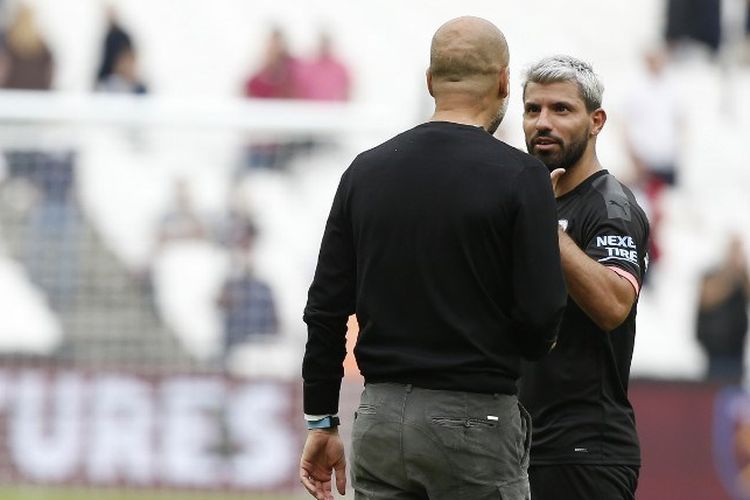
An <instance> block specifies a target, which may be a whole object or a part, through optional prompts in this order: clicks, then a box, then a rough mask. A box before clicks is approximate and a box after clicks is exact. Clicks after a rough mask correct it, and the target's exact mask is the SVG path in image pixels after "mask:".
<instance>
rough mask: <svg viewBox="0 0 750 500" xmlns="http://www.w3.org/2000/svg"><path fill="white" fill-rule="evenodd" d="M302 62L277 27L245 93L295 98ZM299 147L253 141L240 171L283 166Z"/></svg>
mask: <svg viewBox="0 0 750 500" xmlns="http://www.w3.org/2000/svg"><path fill="white" fill-rule="evenodd" d="M299 72H300V63H299V61H298V60H297V58H295V57H293V56H292V55H291V54H290V52H289V49H288V47H287V42H286V36H285V35H284V33H283V31H281V29H280V28H278V27H276V28H274V29H273V30H271V33H270V35H269V37H268V41H267V42H266V47H265V53H264V56H263V61H262V63H261V65H260V68H259V69H258V70H257V71H255V72H254V73H253V74H252V75H250V77H249V78H248V79H247V81H246V82H245V96H246V97H251V98H255V99H296V98H299V97H300V90H299ZM297 149H298V147H297V143H295V142H276V141H273V140H270V141H269V140H263V141H253V142H251V143H250V144H249V145H248V146H247V149H246V151H245V155H244V158H243V164H242V165H241V169H240V170H241V171H240V173H241V174H242V173H244V169H245V168H250V169H272V170H284V169H286V167H287V165H288V164H289V161H290V160H291V158H292V157H293V156H294V154H295V153H296V150H297Z"/></svg>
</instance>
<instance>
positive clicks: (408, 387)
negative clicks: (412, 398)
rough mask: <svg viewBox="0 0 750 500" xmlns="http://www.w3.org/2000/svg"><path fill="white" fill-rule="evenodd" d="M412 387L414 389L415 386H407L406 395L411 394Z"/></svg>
mask: <svg viewBox="0 0 750 500" xmlns="http://www.w3.org/2000/svg"><path fill="white" fill-rule="evenodd" d="M412 387H413V386H412V385H411V384H406V393H407V394H408V393H410V392H411V390H412Z"/></svg>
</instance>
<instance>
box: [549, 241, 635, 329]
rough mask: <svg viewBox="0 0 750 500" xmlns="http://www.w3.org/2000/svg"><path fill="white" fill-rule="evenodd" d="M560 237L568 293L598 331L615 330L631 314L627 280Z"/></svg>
mask: <svg viewBox="0 0 750 500" xmlns="http://www.w3.org/2000/svg"><path fill="white" fill-rule="evenodd" d="M559 236H560V258H561V260H562V268H563V274H564V276H565V281H566V283H567V285H568V293H569V294H570V296H571V297H572V298H573V300H575V302H576V304H578V306H579V307H580V308H581V309H582V310H583V311H584V312H585V313H586V314H587V315H588V316H589V317H590V318H591V319H592V321H593V322H594V323H596V325H597V326H599V328H601V329H602V330H604V331H611V330H613V329H615V328H616V327H617V326H619V325H620V324H621V323H622V322H623V321H624V320H625V318H627V316H628V314H629V313H630V309H631V308H632V306H633V302H634V300H635V290H634V289H633V287H632V286H631V284H630V283H629V282H628V281H627V280H626V279H624V278H622V277H621V276H619V275H618V274H616V273H614V272H612V271H611V270H610V269H608V268H607V267H605V266H603V265H602V264H600V263H598V262H596V261H595V260H593V259H592V258H591V257H589V256H588V255H586V254H585V253H584V252H583V250H581V249H580V248H579V247H578V245H577V244H576V243H575V241H573V240H572V239H571V238H570V236H568V235H567V234H566V233H565V232H564V231H562V230H560V232H559Z"/></svg>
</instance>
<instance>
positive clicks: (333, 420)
mask: <svg viewBox="0 0 750 500" xmlns="http://www.w3.org/2000/svg"><path fill="white" fill-rule="evenodd" d="M338 426H339V417H333V416H330V415H329V416H327V417H323V418H321V419H318V420H308V421H307V428H308V429H335V428H336V427H338Z"/></svg>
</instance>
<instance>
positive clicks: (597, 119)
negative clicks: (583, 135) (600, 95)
mask: <svg viewBox="0 0 750 500" xmlns="http://www.w3.org/2000/svg"><path fill="white" fill-rule="evenodd" d="M605 123H607V112H606V111H604V110H603V109H602V108H599V109H597V110H595V111H594V112H593V113H591V135H593V136H596V135H599V132H601V131H602V129H603V128H604V124H605Z"/></svg>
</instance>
